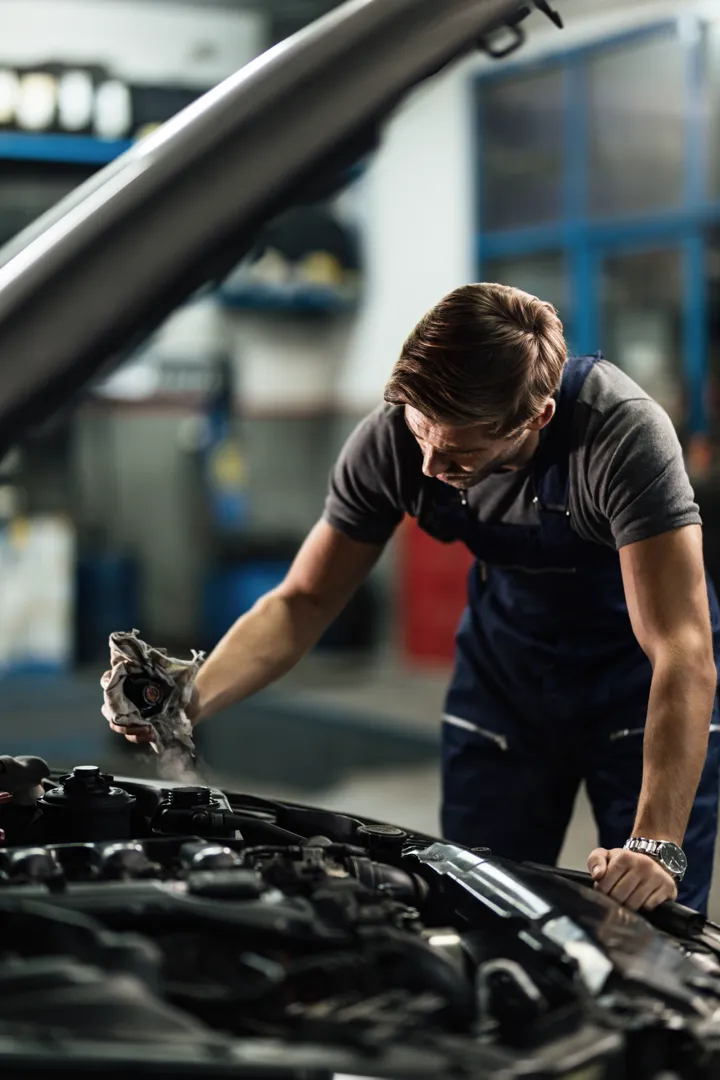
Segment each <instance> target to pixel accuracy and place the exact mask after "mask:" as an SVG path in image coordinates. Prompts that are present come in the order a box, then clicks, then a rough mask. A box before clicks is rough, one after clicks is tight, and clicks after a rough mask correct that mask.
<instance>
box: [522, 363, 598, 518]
mask: <svg viewBox="0 0 720 1080" xmlns="http://www.w3.org/2000/svg"><path fill="white" fill-rule="evenodd" d="M602 359H603V355H602V353H600V352H598V353H593V354H592V355H589V356H571V357H570V358H569V359H568V361H567V363H566V364H565V368H564V370H563V377H562V382H561V383H560V388H559V390H558V392H557V397H556V401H557V408H556V410H555V415H554V416H553V418H552V420H551V421H550V423H549V424H548V425H547V427H546V428H543V430H542V431H541V432H540V447H539V448H538V452H537V455H536V461H535V467H534V470H533V471H534V475H535V484H536V489H537V493H538V497H539V499H540V504H541V506H542V507H543V508H544V509H546V510H558V511H560V510H562V511H565V510H566V509H567V504H568V485H569V482H570V451H571V450H572V439H573V422H574V419H575V404H576V402H577V399H578V397H579V396H580V392H581V390H582V388H583V384H584V383H585V380H586V379H587V377H588V375H589V374H590V372H591V371H592V369H593V367H594V366H595V364H596V363H597V362H598V360H602Z"/></svg>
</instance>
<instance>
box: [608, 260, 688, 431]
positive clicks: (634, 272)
mask: <svg viewBox="0 0 720 1080" xmlns="http://www.w3.org/2000/svg"><path fill="white" fill-rule="evenodd" d="M682 277H683V269H682V259H681V256H680V252H679V251H677V250H676V249H668V250H652V251H641V252H634V253H632V254H629V255H627V254H623V255H612V256H609V257H608V258H607V259H606V260H605V264H604V266H603V270H602V280H601V302H602V315H603V333H602V349H603V352H604V353H605V355H606V357H607V358H608V360H610V361H611V363H613V364H617V366H618V367H619V368H622V370H623V371H624V372H626V374H628V375H629V376H630V378H631V379H634V380H635V382H636V383H638V384H639V385H640V386H641V387H642V388H643V390H645V392H646V393H648V394H650V396H651V397H653V398H655V400H656V401H657V402H658V403H659V404H660V405H662V406H663V408H664V409H665V410H666V411H667V412H668V414H669V415H670V418H671V420H672V421H673V423H674V424H675V426H676V428H678V429H679V430H681V429H682V428H683V426H684V424H685V410H686V395H685V379H684V372H683V362H682V314H683V302H682V301H683V282H682Z"/></svg>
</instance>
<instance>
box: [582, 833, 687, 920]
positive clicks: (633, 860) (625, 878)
mask: <svg viewBox="0 0 720 1080" xmlns="http://www.w3.org/2000/svg"><path fill="white" fill-rule="evenodd" d="M593 856H595V852H593V854H592V855H591V856H590V859H592V858H593ZM590 859H588V865H589V864H590ZM595 888H596V889H598V890H599V891H600V892H603V893H605V895H606V896H611V897H612V898H613V900H617V901H618V903H620V904H624V905H625V906H626V907H628V908H630V909H631V910H632V911H639V910H640V909H641V908H646V909H647V910H652V908H651V907H649V905H652V907H657V906H658V904H661V903H663V901H664V900H674V899H675V897H676V896H677V886H676V884H675V881H674V880H673V878H672V876H671V875H670V874H668V872H667V871H666V870H664V869H663V868H662V866H660V864H659V863H658V862H656V861H655V860H654V859H651V858H650V857H649V856H648V855H643V854H641V853H639V852H636V851H627V850H625V849H624V848H613V849H612V851H610V852H608V860H607V867H606V869H605V872H604V873H603V874H602V875H601V876H598V877H596V879H595Z"/></svg>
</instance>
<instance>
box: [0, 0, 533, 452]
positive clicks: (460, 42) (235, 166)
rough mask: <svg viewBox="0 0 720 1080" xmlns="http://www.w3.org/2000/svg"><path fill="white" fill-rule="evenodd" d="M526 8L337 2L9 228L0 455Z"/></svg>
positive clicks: (0, 278) (491, 3)
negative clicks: (14, 231)
mask: <svg viewBox="0 0 720 1080" xmlns="http://www.w3.org/2000/svg"><path fill="white" fill-rule="evenodd" d="M537 6H540V7H541V8H545V9H546V8H547V5H545V4H543V3H538V5H537ZM529 11H530V6H529V5H528V4H527V3H521V2H520V0H349V2H348V3H346V4H344V5H343V6H342V7H340V8H338V9H337V10H335V11H333V12H331V13H330V14H329V15H327V16H325V17H324V18H323V19H321V20H319V21H318V22H317V23H315V24H313V25H312V26H310V27H309V28H307V29H306V30H304V31H302V32H300V33H299V34H296V35H295V36H294V37H292V38H290V39H289V40H288V41H286V42H283V43H282V44H280V45H278V46H276V47H275V48H273V49H271V50H270V51H269V52H267V53H265V54H264V55H262V56H260V57H259V58H258V59H256V60H255V61H253V62H252V63H250V64H249V65H248V66H247V67H245V68H243V69H242V70H241V71H240V72H238V73H237V74H236V75H234V76H232V77H231V78H229V79H227V80H226V81H225V82H223V83H221V84H220V85H219V86H218V87H216V88H215V89H213V90H212V91H210V92H209V93H207V94H206V95H204V97H202V98H201V99H199V100H198V101H197V102H195V103H194V104H193V105H191V106H190V107H189V108H187V109H185V110H184V111H183V112H182V113H180V114H179V115H178V116H177V117H175V118H174V119H172V120H171V121H169V122H168V123H166V124H165V125H164V126H163V127H162V128H161V129H159V130H158V131H157V132H156V133H155V134H153V135H151V136H150V137H148V138H146V139H144V140H143V141H142V142H140V143H139V144H138V145H136V146H135V147H134V148H133V149H131V150H130V151H128V152H127V153H125V154H124V155H122V157H120V158H118V159H117V160H116V161H114V162H113V163H112V164H111V165H109V166H108V167H107V168H105V169H103V170H102V171H100V172H99V173H97V174H96V175H95V176H93V177H92V179H91V180H89V181H88V182H87V183H85V184H83V185H81V186H80V187H79V188H78V189H77V190H76V191H75V192H73V193H72V195H71V196H69V197H68V198H67V199H65V200H63V201H62V202H61V203H59V204H58V205H57V206H56V207H55V208H53V210H51V211H50V212H49V213H47V214H46V215H44V216H43V217H42V218H40V219H39V220H38V221H37V222H35V223H34V224H33V225H32V226H31V227H30V228H29V229H27V230H25V231H24V232H23V233H21V234H20V235H19V236H18V237H16V238H15V239H14V240H13V241H11V243H10V244H8V245H7V246H6V247H5V248H4V249H3V250H2V251H0V358H1V359H0V452H3V451H4V450H6V449H7V448H8V447H10V446H11V445H12V444H13V443H14V442H16V441H17V439H18V438H20V437H21V436H22V435H23V434H24V433H25V432H26V431H27V429H28V428H29V427H30V426H32V425H34V424H36V423H37V422H39V421H42V420H44V419H45V418H47V417H48V416H49V415H51V414H52V412H53V411H55V410H57V409H58V408H59V407H61V406H62V405H63V404H66V403H67V402H68V401H69V400H71V399H72V397H73V396H74V395H75V393H76V392H77V391H78V390H79V389H80V388H81V387H83V386H84V385H86V384H87V383H88V382H89V381H90V380H91V379H92V378H93V377H96V376H97V375H98V373H100V372H102V373H107V372H108V371H109V370H110V369H111V368H112V366H114V365H115V364H117V363H118V362H119V361H120V360H121V359H122V358H123V357H124V356H126V355H127V353H128V351H129V350H130V349H132V348H133V347H134V346H136V345H139V343H140V342H141V341H142V340H143V339H144V338H145V337H146V336H147V335H148V333H150V332H151V331H152V330H153V329H154V328H155V327H156V326H157V325H158V324H159V323H160V322H161V321H162V320H163V318H164V317H166V316H167V315H168V314H169V313H170V312H171V311H172V310H173V309H174V308H175V307H176V306H177V305H178V304H180V303H181V302H182V301H183V300H185V299H186V298H187V297H189V296H190V295H192V294H193V293H194V292H195V291H196V290H197V289H198V288H200V287H201V286H203V285H205V284H207V283H208V282H212V281H213V280H220V279H221V278H222V277H224V276H225V275H226V274H227V273H228V272H229V271H230V270H231V269H232V267H233V266H234V265H236V264H237V262H238V261H239V260H240V259H241V258H242V256H243V255H244V254H245V253H246V252H247V251H248V250H249V249H250V248H251V247H252V245H253V241H254V238H255V237H256V236H257V233H258V230H259V229H260V228H261V227H262V226H263V225H264V224H265V223H266V222H267V221H268V220H269V219H271V218H272V217H274V216H275V215H276V214H277V213H279V212H280V211H282V210H284V209H285V208H286V207H288V206H289V205H291V204H292V203H294V202H297V201H301V200H303V199H304V198H311V197H313V196H317V194H318V192H319V191H321V187H322V185H325V184H332V182H333V179H334V180H335V182H337V180H338V175H339V174H341V173H342V170H343V169H344V168H346V167H347V166H348V165H350V164H351V163H353V162H354V161H356V160H357V159H358V157H360V156H362V155H364V154H365V153H366V152H367V151H368V150H369V149H370V148H371V147H372V146H373V145H374V143H375V142H376V140H377V137H378V132H379V126H380V123H381V121H382V119H383V118H384V117H385V116H386V115H387V114H388V112H390V111H391V110H392V109H393V108H394V106H395V105H396V104H397V102H398V101H399V100H400V99H401V98H402V97H403V95H404V94H405V93H406V92H407V91H408V90H410V89H411V88H412V87H413V86H415V85H416V84H417V83H419V82H421V81H422V80H424V79H425V78H427V77H428V76H430V75H432V74H434V73H436V72H437V71H439V70H441V69H442V68H444V67H445V66H447V65H448V64H450V63H451V62H452V61H454V60H456V59H458V58H459V57H461V56H463V55H464V54H466V53H469V52H472V51H473V50H474V49H476V48H477V47H478V44H480V43H481V42H482V41H483V40H485V39H486V36H487V35H488V34H491V32H492V31H493V30H497V29H498V28H500V27H501V26H502V25H503V24H506V25H510V26H514V27H515V28H516V31H517V23H518V22H519V21H520V20H521V19H522V18H523V17H524V16H525V15H527V14H528V13H529ZM318 184H320V185H321V187H320V188H319V187H318Z"/></svg>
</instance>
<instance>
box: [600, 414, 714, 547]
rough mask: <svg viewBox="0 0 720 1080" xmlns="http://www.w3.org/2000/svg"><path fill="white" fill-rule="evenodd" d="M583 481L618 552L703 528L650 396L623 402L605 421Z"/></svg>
mask: <svg viewBox="0 0 720 1080" xmlns="http://www.w3.org/2000/svg"><path fill="white" fill-rule="evenodd" d="M587 479H588V485H589V488H590V492H591V498H592V503H593V506H594V508H595V510H596V512H597V513H599V514H600V515H602V517H603V518H604V519H605V521H606V522H607V523H608V524H609V526H610V531H611V533H612V537H613V541H614V543H615V547H616V548H618V549H619V548H621V547H625V546H626V545H627V544H633V543H636V542H637V541H639V540H648V539H649V538H650V537H652V536H658V535H660V534H661V533H664V532H669V531H670V530H672V529H679V528H681V527H682V526H684V525H695V524H697V525H699V524H701V518H700V512H699V509H698V505H697V503H696V502H695V495H694V492H693V489H692V486H691V484H690V480H689V478H688V475H687V471H686V469H685V462H684V460H683V454H682V448H681V446H680V441H679V439H678V437H677V434H676V432H675V429H674V427H673V425H672V422H671V420H670V417H669V416H668V415H667V413H666V412H665V411H664V409H662V408H661V407H660V405H658V404H657V403H656V402H655V401H653V400H652V399H650V398H635V399H633V400H629V401H624V402H622V403H621V404H619V405H618V406H617V407H616V408H615V409H613V411H612V412H611V413H610V414H609V415H607V416H605V417H604V418H603V421H602V425H601V426H600V428H599V429H598V431H597V432H596V434H595V437H594V438H593V439H592V441H591V445H590V454H589V455H588V472H587Z"/></svg>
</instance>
